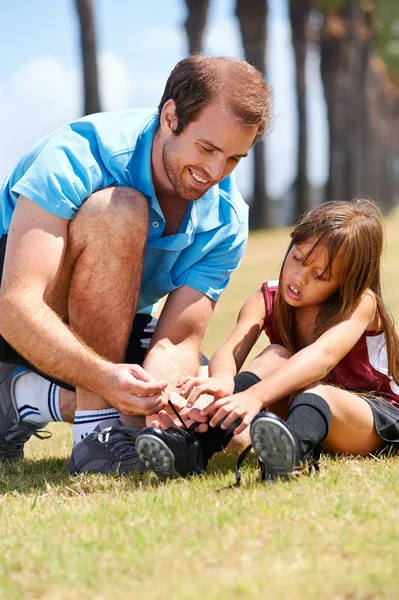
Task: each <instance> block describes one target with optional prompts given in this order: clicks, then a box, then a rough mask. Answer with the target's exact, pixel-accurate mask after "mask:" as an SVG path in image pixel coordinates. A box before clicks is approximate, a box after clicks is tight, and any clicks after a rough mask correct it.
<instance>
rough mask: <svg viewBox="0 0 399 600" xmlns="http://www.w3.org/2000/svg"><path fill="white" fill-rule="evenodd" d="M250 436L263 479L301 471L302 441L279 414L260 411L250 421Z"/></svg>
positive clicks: (271, 479) (270, 479)
mask: <svg viewBox="0 0 399 600" xmlns="http://www.w3.org/2000/svg"><path fill="white" fill-rule="evenodd" d="M250 436H251V442H252V447H253V449H254V450H255V453H256V455H257V457H258V459H259V461H260V463H261V467H262V471H263V472H262V478H263V479H266V480H269V481H273V480H274V479H276V478H277V477H283V478H284V477H285V478H286V477H288V476H289V475H291V474H294V473H297V472H298V470H299V468H300V465H301V462H303V459H304V457H303V456H302V452H301V450H300V445H299V440H298V439H297V437H296V435H295V434H293V433H292V432H291V431H290V430H289V429H288V427H287V425H286V423H285V421H283V420H282V419H280V417H278V416H277V415H274V414H273V413H270V412H260V413H259V414H257V415H256V417H255V418H254V420H253V421H252V423H251V427H250Z"/></svg>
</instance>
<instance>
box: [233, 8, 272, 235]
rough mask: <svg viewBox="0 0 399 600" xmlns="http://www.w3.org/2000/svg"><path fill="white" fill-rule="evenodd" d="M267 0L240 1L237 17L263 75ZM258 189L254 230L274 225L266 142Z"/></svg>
mask: <svg viewBox="0 0 399 600" xmlns="http://www.w3.org/2000/svg"><path fill="white" fill-rule="evenodd" d="M267 9H268V6H267V0H237V2H236V16H237V18H238V20H239V24H240V31H241V37H242V44H243V47H244V52H245V58H246V59H247V61H248V62H249V63H251V64H253V65H254V66H255V67H256V68H257V69H259V71H260V72H261V73H263V75H264V74H265V71H266V62H265V61H266V30H267ZM253 153H254V191H253V200H252V204H251V209H250V212H249V215H250V216H249V224H250V227H251V229H262V228H265V227H271V226H272V225H273V222H272V221H273V219H272V215H271V204H270V200H269V198H268V196H267V193H266V164H265V143H264V142H263V141H260V142H258V143H257V144H256V146H255V147H254V151H253Z"/></svg>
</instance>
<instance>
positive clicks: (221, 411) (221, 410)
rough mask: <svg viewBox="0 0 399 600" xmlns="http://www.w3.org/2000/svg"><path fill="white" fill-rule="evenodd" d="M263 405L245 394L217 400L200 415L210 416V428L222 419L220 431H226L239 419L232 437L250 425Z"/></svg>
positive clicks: (252, 396)
mask: <svg viewBox="0 0 399 600" xmlns="http://www.w3.org/2000/svg"><path fill="white" fill-rule="evenodd" d="M262 408H263V403H262V401H261V400H259V399H258V398H256V397H254V395H253V394H252V395H251V394H248V393H247V392H241V393H240V394H234V395H231V396H226V397H225V398H219V399H218V400H215V401H214V402H212V403H211V404H209V405H208V406H207V407H206V408H204V409H203V410H202V411H201V415H203V416H206V417H208V416H210V415H212V418H211V420H210V422H209V425H210V426H211V427H215V426H216V425H218V423H220V421H221V420H222V419H225V420H224V421H223V423H222V424H221V428H222V429H227V427H229V426H230V425H231V424H232V423H234V421H235V420H236V419H241V420H242V423H241V424H240V425H239V426H238V427H237V428H236V429H235V430H234V435H238V434H239V433H241V432H242V431H244V429H246V428H247V427H248V425H250V424H251V422H252V420H253V418H254V417H255V416H256V415H257V414H258V413H259V412H260V411H261V410H262Z"/></svg>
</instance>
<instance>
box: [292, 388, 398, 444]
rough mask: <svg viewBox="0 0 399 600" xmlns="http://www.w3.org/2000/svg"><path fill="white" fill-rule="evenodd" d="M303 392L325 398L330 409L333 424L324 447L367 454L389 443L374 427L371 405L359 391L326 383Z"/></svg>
mask: <svg viewBox="0 0 399 600" xmlns="http://www.w3.org/2000/svg"><path fill="white" fill-rule="evenodd" d="M304 392H306V393H307V392H309V393H311V394H317V395H318V396H320V397H321V398H323V399H324V400H325V401H326V402H327V404H328V405H329V407H330V410H331V415H332V419H331V425H330V428H329V431H328V433H327V436H326V438H325V439H324V441H323V442H322V444H321V445H322V447H323V449H325V450H327V451H328V452H333V453H339V454H354V455H365V454H369V453H370V452H375V451H376V450H380V449H381V448H383V447H384V446H386V442H384V440H382V439H381V437H380V436H379V435H378V433H377V431H376V430H375V427H374V418H373V413H372V411H371V408H370V405H369V404H368V402H366V400H364V399H363V398H360V397H359V396H357V395H356V394H354V393H352V392H349V391H347V390H343V389H341V388H337V387H334V386H332V385H325V384H323V383H319V384H313V385H312V386H310V387H308V388H307V389H306V390H304ZM287 424H288V422H287Z"/></svg>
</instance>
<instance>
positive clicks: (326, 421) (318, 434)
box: [286, 392, 332, 461]
mask: <svg viewBox="0 0 399 600" xmlns="http://www.w3.org/2000/svg"><path fill="white" fill-rule="evenodd" d="M331 419H332V415H331V409H330V407H329V406H328V404H327V402H326V401H325V400H324V398H322V397H321V396H318V395H317V394H312V393H308V392H305V393H303V394H299V395H298V396H296V397H295V398H294V399H293V401H292V402H291V404H290V407H289V409H288V417H287V421H286V423H287V427H288V429H289V430H290V431H291V432H293V433H294V434H296V437H297V439H298V441H299V445H300V450H301V454H302V455H301V456H300V457H299V459H300V460H301V461H304V460H306V458H308V456H309V455H310V454H311V452H312V451H313V450H314V449H315V448H316V447H317V446H318V445H319V444H320V443H321V442H322V441H323V440H324V439H325V438H326V437H327V435H328V432H329V430H330V426H331Z"/></svg>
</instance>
